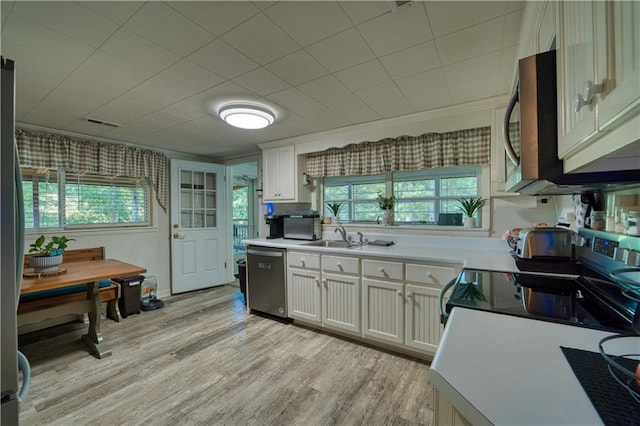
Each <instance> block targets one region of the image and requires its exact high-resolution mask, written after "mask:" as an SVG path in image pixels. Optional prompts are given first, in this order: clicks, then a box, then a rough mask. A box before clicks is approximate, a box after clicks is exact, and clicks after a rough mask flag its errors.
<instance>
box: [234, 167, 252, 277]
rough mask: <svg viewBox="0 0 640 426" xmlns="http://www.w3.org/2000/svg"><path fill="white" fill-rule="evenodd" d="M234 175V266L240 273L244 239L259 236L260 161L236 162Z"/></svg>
mask: <svg viewBox="0 0 640 426" xmlns="http://www.w3.org/2000/svg"><path fill="white" fill-rule="evenodd" d="M230 175H231V176H232V179H233V180H232V191H231V192H232V197H231V198H232V208H231V212H232V215H231V217H232V226H233V238H232V241H233V244H232V248H233V268H234V274H237V273H238V265H237V262H238V260H240V259H244V258H245V255H246V247H245V246H244V245H243V244H242V241H243V240H247V239H252V238H257V237H258V229H257V223H258V220H257V218H258V209H257V198H256V188H257V180H258V162H257V161H249V162H246V163H240V164H234V165H232V166H231V173H230Z"/></svg>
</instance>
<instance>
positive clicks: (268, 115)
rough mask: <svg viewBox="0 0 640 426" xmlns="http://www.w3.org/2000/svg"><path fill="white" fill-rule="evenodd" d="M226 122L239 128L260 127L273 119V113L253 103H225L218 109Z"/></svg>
mask: <svg viewBox="0 0 640 426" xmlns="http://www.w3.org/2000/svg"><path fill="white" fill-rule="evenodd" d="M218 115H219V116H220V118H222V119H223V120H224V121H225V122H226V123H227V124H230V125H232V126H234V127H239V128H241V129H262V128H264V127H267V126H268V125H270V124H272V123H273V121H274V120H275V116H274V115H273V113H272V112H271V111H269V110H267V109H264V108H260V107H256V106H253V105H227V106H223V107H222V108H220V109H219V110H218Z"/></svg>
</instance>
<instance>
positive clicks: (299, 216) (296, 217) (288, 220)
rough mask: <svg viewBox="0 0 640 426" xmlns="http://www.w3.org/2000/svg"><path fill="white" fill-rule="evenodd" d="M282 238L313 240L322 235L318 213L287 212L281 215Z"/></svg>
mask: <svg viewBox="0 0 640 426" xmlns="http://www.w3.org/2000/svg"><path fill="white" fill-rule="evenodd" d="M282 221H283V229H284V238H285V239H288V240H309V241H315V240H318V239H320V237H321V235H322V225H321V223H320V215H319V214H317V213H308V212H307V213H289V214H285V215H282Z"/></svg>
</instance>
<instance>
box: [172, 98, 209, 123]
mask: <svg viewBox="0 0 640 426" xmlns="http://www.w3.org/2000/svg"><path fill="white" fill-rule="evenodd" d="M189 99H191V98H188V99H185V100H183V101H180V102H176V103H175V104H173V105H169V106H168V107H166V108H165V109H163V110H162V111H166V112H169V113H171V114H173V115H176V116H178V117H182V118H184V119H185V120H195V119H196V118H200V117H204V116H205V115H208V114H209V113H208V112H207V111H206V110H205V109H204V108H201V107H198V106H195V105H193V104H191V103H189Z"/></svg>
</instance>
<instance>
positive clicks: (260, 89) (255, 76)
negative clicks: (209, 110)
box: [233, 68, 291, 96]
mask: <svg viewBox="0 0 640 426" xmlns="http://www.w3.org/2000/svg"><path fill="white" fill-rule="evenodd" d="M233 82H234V83H236V84H238V85H240V86H243V87H246V88H247V89H249V90H251V91H253V92H255V93H257V94H259V95H262V96H265V95H269V94H271V93H275V92H279V91H281V90H284V89H287V88H289V87H291V86H290V85H289V83H287V82H286V81H284V80H283V79H281V78H280V77H278V76H276V75H275V74H273V73H271V72H270V71H268V70H266V69H265V68H258V69H256V70H253V71H249V72H248V73H246V74H243V75H241V76H240V77H237V78H234V79H233Z"/></svg>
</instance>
